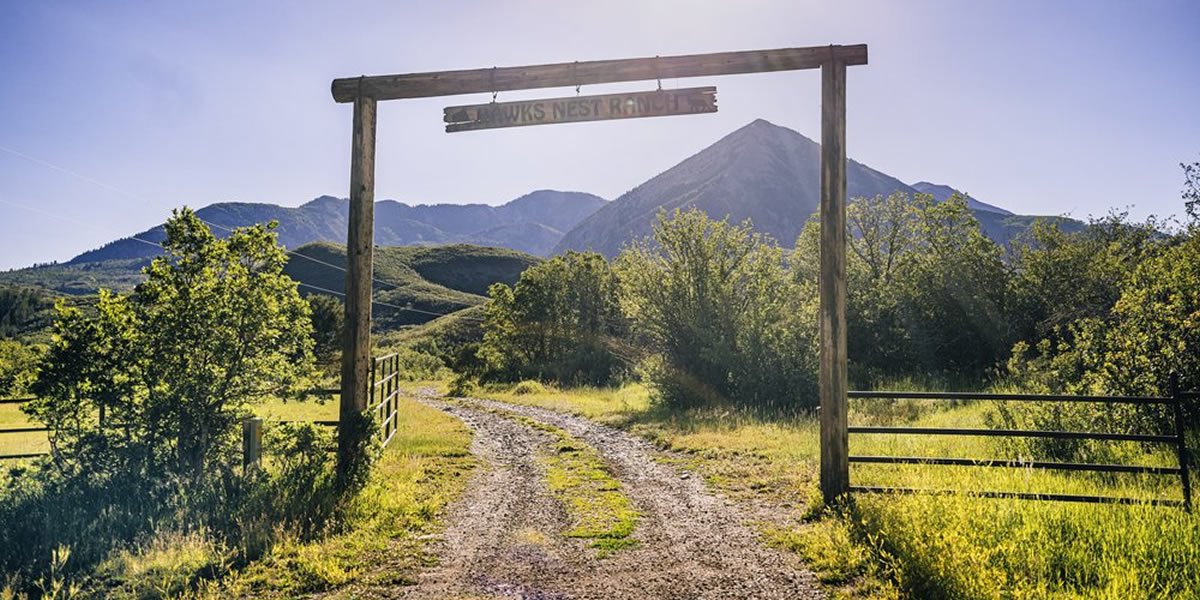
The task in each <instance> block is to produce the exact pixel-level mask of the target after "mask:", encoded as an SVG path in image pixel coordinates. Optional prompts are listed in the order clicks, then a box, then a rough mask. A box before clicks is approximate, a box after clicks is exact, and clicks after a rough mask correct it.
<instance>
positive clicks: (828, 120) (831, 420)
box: [819, 54, 850, 504]
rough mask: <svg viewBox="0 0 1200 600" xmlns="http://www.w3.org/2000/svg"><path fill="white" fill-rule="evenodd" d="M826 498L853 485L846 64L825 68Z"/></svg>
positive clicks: (823, 365)
mask: <svg viewBox="0 0 1200 600" xmlns="http://www.w3.org/2000/svg"><path fill="white" fill-rule="evenodd" d="M819 295H820V328H821V339H820V345H821V357H820V390H821V392H820V395H821V417H820V418H821V494H822V496H823V497H824V499H825V502H826V504H832V503H833V502H835V501H836V500H837V499H838V498H839V497H840V496H841V495H842V494H845V493H846V492H847V490H848V489H849V487H850V465H849V462H848V460H847V456H848V455H849V448H848V444H849V434H848V432H847V429H846V425H847V424H846V388H847V376H846V63H845V62H844V61H842V60H838V59H836V58H834V57H833V56H832V54H831V56H830V59H829V61H827V62H826V63H825V64H823V65H822V66H821V274H820V292H819Z"/></svg>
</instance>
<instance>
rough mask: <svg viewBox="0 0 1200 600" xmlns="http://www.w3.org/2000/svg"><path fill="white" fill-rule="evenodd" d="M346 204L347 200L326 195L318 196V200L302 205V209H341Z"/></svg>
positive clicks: (314, 199)
mask: <svg viewBox="0 0 1200 600" xmlns="http://www.w3.org/2000/svg"><path fill="white" fill-rule="evenodd" d="M346 202H347V200H346V199H345V198H338V197H336V196H328V195H324V196H317V197H316V198H313V199H312V200H309V201H308V202H305V203H304V204H301V205H300V208H341V207H342V205H344V204H346Z"/></svg>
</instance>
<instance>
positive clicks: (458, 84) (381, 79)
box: [332, 44, 867, 102]
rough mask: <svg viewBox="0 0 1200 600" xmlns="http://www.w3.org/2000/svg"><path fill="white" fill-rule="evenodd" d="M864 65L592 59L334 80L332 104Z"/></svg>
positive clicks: (852, 60) (855, 56)
mask: <svg viewBox="0 0 1200 600" xmlns="http://www.w3.org/2000/svg"><path fill="white" fill-rule="evenodd" d="M833 61H838V62H841V63H843V64H845V65H865V64H867V45H866V44H856V45H853V46H837V45H834V46H811V47H807V48H780V49H776V50H744V51H740V52H717V53H713V54H688V55H680V56H662V57H647V58H625V59H617V60H591V61H580V62H568V63H555V64H548V65H531V66H525V67H493V68H490V69H468V70H463V71H434V72H429V73H410V74H407V75H370V76H362V77H345V78H341V79H334V80H333V86H332V91H333V99H334V100H335V101H337V102H353V101H354V99H355V98H356V97H358V96H359V94H362V95H364V96H370V97H371V98H374V99H376V100H398V99H401V98H429V97H433V96H453V95H457V94H483V93H487V92H507V91H512V90H530V89H538V88H551V87H572V86H577V85H596V84H600V83H617V82H621V81H650V80H654V79H680V78H685V77H709V76H714V75H736V74H739V73H765V72H770V71H794V70H797V69H816V68H819V67H820V66H821V65H822V64H825V63H827V62H833Z"/></svg>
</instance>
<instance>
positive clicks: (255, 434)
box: [242, 417, 263, 473]
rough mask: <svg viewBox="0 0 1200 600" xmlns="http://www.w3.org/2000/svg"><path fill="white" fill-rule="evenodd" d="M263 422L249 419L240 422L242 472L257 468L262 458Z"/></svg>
mask: <svg viewBox="0 0 1200 600" xmlns="http://www.w3.org/2000/svg"><path fill="white" fill-rule="evenodd" d="M262 424H263V420H262V419H260V418H258V417H251V418H248V419H244V420H243V421H242V472H243V473H249V472H250V469H256V468H258V466H259V464H260V462H261V458H262Z"/></svg>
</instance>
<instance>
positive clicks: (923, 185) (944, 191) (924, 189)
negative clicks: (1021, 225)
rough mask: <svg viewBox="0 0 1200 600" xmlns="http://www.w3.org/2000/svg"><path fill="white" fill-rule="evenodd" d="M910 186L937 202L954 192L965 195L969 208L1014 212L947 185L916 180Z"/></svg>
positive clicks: (1006, 212) (945, 199)
mask: <svg viewBox="0 0 1200 600" xmlns="http://www.w3.org/2000/svg"><path fill="white" fill-rule="evenodd" d="M912 188H913V189H914V190H917V191H918V192H921V193H922V194H929V195H930V196H933V199H934V200H937V201H938V202H945V201H947V200H949V199H950V196H953V195H954V194H960V195H962V196H965V197H966V199H967V206H968V207H970V208H971V210H976V211H987V212H994V213H998V214H1001V215H1009V216H1012V215H1014V214H1015V213H1013V212H1012V211H1011V210H1005V209H1003V208H1000V207H999V206H995V205H992V204H988V203H986V202H980V201H978V200H976V199H974V198H972V197H971V196H969V195H967V194H963V193H962V192H960V191H958V190H956V189H954V188H952V187H950V186H948V185H941V184H937V183H929V182H928V181H918V182H916V183H914V184H912Z"/></svg>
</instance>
